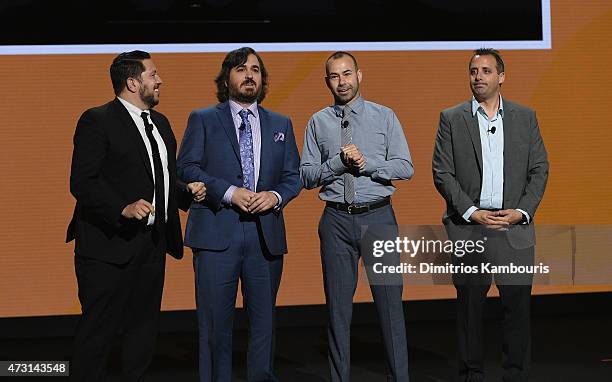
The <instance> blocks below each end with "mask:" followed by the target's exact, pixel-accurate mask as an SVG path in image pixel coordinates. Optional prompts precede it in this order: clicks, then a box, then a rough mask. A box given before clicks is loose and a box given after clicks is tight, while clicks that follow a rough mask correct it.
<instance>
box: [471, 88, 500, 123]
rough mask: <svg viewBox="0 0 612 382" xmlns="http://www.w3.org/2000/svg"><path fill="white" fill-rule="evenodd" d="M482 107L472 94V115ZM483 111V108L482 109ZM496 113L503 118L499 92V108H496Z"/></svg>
mask: <svg viewBox="0 0 612 382" xmlns="http://www.w3.org/2000/svg"><path fill="white" fill-rule="evenodd" d="M479 109H482V106H480V104H479V103H478V101H476V98H475V97H474V96H472V115H476V112H477V111H478V110H479ZM482 110H483V112H484V109H482ZM497 113H498V114H499V115H500V116H501V117H502V118H504V100H503V98H502V96H501V94H500V95H499V109H497Z"/></svg>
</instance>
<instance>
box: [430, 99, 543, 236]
mask: <svg viewBox="0 0 612 382" xmlns="http://www.w3.org/2000/svg"><path fill="white" fill-rule="evenodd" d="M503 105H504V113H505V114H504V195H503V206H502V207H503V208H504V209H511V208H513V209H516V208H519V209H521V210H523V211H525V212H527V213H528V214H529V216H530V217H531V222H533V219H534V216H535V213H536V210H537V208H538V205H539V204H540V201H541V200H542V197H543V196H544V189H545V188H546V182H547V179H548V159H547V155H546V149H545V148H544V142H543V141H542V136H541V134H540V128H539V126H538V121H537V119H536V115H535V112H534V111H533V110H531V109H529V108H527V107H525V106H521V105H518V104H515V103H513V102H510V101H508V100H507V99H505V98H504V99H503ZM432 169H433V178H434V183H435V185H436V188H437V189H438V192H440V194H441V195H442V196H443V197H444V199H445V200H446V213H445V215H444V218H443V222H444V224H445V225H447V227H448V226H450V225H452V226H455V227H456V228H457V229H459V228H460V227H459V226H462V225H466V224H467V223H466V221H465V220H464V219H463V217H462V215H463V214H464V213H465V212H466V211H467V210H468V208H470V207H471V206H478V204H479V201H480V200H479V199H480V191H481V188H482V147H481V143H480V132H479V127H478V117H477V116H474V115H473V114H472V103H471V101H467V102H464V103H462V104H459V105H457V106H455V107H452V108H450V109H447V110H444V111H442V113H441V114H440V127H439V129H438V135H437V137H436V146H435V149H434V155H433V162H432ZM466 231H469V230H466ZM466 234H469V232H466ZM507 237H508V241H509V242H510V244H511V245H512V246H513V247H514V248H525V247H530V246H533V244H534V243H535V231H534V229H533V225H532V224H528V225H524V226H523V225H517V226H513V229H511V230H509V231H508V234H507Z"/></svg>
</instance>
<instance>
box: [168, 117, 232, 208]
mask: <svg viewBox="0 0 612 382" xmlns="http://www.w3.org/2000/svg"><path fill="white" fill-rule="evenodd" d="M204 123H205V122H204V119H203V118H202V115H201V113H199V112H197V111H194V112H192V113H191V114H190V115H189V120H188V121H187V129H186V130H185V135H184V136H183V141H182V143H181V148H180V150H179V154H178V159H177V163H176V168H177V173H178V176H179V178H180V179H181V180H182V181H184V182H186V183H192V182H204V184H205V185H206V200H207V201H208V202H209V203H210V204H211V205H212V206H213V207H215V208H220V206H221V202H222V200H223V195H224V194H225V191H227V189H228V188H229V186H230V183H229V182H228V181H226V180H224V179H221V178H216V177H214V176H211V175H210V174H208V173H207V172H206V171H205V170H204V168H203V166H202V161H203V158H204V149H205V147H206V133H205V128H206V126H205V124H204Z"/></svg>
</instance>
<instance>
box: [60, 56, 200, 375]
mask: <svg viewBox="0 0 612 382" xmlns="http://www.w3.org/2000/svg"><path fill="white" fill-rule="evenodd" d="M110 75H111V80H112V83H113V89H114V91H115V95H116V96H117V97H116V98H115V99H114V100H113V101H111V102H109V103H107V104H105V105H102V106H99V107H95V108H92V109H89V110H87V111H85V112H84V113H83V115H82V116H81V118H80V119H79V122H78V124H77V127H76V131H75V134H74V151H73V154H72V167H71V172H70V192H71V193H72V195H73V196H74V197H75V198H76V201H77V203H76V207H75V210H74V215H73V218H72V221H71V222H70V225H69V227H68V234H67V239H66V241H67V242H69V241H72V240H73V239H76V243H75V249H74V252H75V270H76V277H77V282H78V287H79V300H80V302H81V307H82V316H81V320H80V322H79V326H78V328H77V333H76V338H75V349H74V355H73V359H72V364H71V380H73V381H87V382H92V381H99V380H102V379H103V378H104V369H105V363H106V361H107V358H108V355H109V353H110V350H111V346H112V344H113V340H114V338H115V336H116V335H118V334H120V335H121V350H122V376H121V380H122V381H141V380H143V378H144V377H143V376H144V373H145V371H146V369H147V367H148V365H149V363H150V362H151V359H152V356H153V352H154V347H155V340H156V334H157V326H158V317H159V311H160V306H161V297H162V288H163V284H164V270H165V253H169V254H170V255H172V256H173V257H175V258H177V259H180V258H181V257H182V256H183V241H182V234H181V225H180V220H179V214H178V205H179V202H180V204H181V206H182V207H187V206H188V204H189V202H190V200H191V199H192V198H193V199H194V200H196V201H201V200H203V199H204V196H205V191H206V189H205V187H204V185H203V183H190V184H189V185H185V184H182V183H180V182H179V181H178V180H177V178H176V162H175V158H176V140H175V138H174V134H173V133H172V129H171V128H170V123H169V122H168V119H166V117H165V116H163V115H162V114H160V113H158V112H156V111H154V110H153V107H154V106H155V105H157V104H158V102H159V87H160V85H161V84H162V80H161V78H160V76H159V74H158V73H157V69H156V67H155V64H154V63H153V61H152V60H151V56H150V55H149V54H148V53H146V52H142V51H132V52H127V53H122V54H120V55H119V56H117V57H116V58H115V59H114V60H113V63H112V65H111V67H110Z"/></svg>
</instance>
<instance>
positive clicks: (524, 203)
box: [516, 112, 548, 219]
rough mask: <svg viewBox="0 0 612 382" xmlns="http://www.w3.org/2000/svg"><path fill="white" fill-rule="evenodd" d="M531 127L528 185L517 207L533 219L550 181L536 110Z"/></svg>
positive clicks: (532, 116)
mask: <svg viewBox="0 0 612 382" xmlns="http://www.w3.org/2000/svg"><path fill="white" fill-rule="evenodd" d="M530 127H531V134H530V139H531V140H530V142H529V159H528V161H527V185H526V186H525V190H524V191H523V195H522V196H521V199H520V200H519V203H518V206H517V207H516V208H517V209H521V210H523V211H526V212H527V213H528V214H529V216H530V217H531V219H533V216H534V215H535V212H536V209H537V208H538V205H539V204H540V201H541V200H542V197H543V196H544V189H545V188H546V182H547V181H548V157H547V154H546V148H545V147H544V141H543V140H542V135H541V134H540V127H539V125H538V119H537V118H536V115H535V112H534V113H532V115H531V120H530Z"/></svg>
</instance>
